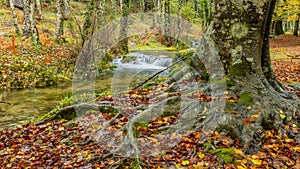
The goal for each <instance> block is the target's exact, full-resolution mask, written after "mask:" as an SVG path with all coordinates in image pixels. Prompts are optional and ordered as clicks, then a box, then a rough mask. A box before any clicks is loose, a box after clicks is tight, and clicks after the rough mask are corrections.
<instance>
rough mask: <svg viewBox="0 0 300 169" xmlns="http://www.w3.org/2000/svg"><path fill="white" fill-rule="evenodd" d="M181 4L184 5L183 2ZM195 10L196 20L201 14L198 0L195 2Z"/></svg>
mask: <svg viewBox="0 0 300 169" xmlns="http://www.w3.org/2000/svg"><path fill="white" fill-rule="evenodd" d="M179 3H180V4H182V3H181V2H179ZM194 10H195V18H197V17H198V14H199V8H198V0H194Z"/></svg>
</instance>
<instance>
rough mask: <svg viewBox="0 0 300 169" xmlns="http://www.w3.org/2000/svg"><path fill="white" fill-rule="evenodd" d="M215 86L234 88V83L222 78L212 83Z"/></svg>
mask: <svg viewBox="0 0 300 169" xmlns="http://www.w3.org/2000/svg"><path fill="white" fill-rule="evenodd" d="M213 82H214V83H215V84H217V85H220V86H221V85H226V86H227V87H231V86H235V82H234V81H232V80H231V79H230V78H229V77H224V78H223V79H221V80H218V81H213Z"/></svg>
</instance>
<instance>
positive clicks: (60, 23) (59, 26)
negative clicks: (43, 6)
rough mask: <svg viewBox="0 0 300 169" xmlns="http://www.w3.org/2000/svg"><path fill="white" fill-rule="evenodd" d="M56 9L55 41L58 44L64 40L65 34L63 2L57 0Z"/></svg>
mask: <svg viewBox="0 0 300 169" xmlns="http://www.w3.org/2000/svg"><path fill="white" fill-rule="evenodd" d="M56 9H57V14H56V33H55V40H56V42H60V41H61V40H62V35H63V34H64V17H63V0H57V4H56Z"/></svg>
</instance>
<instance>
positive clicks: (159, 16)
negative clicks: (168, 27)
mask: <svg viewBox="0 0 300 169" xmlns="http://www.w3.org/2000/svg"><path fill="white" fill-rule="evenodd" d="M157 13H159V14H158V18H157V25H158V33H159V34H161V33H162V23H163V22H162V7H161V0H157Z"/></svg>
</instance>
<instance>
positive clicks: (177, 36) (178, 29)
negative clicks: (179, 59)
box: [174, 0, 183, 46]
mask: <svg viewBox="0 0 300 169" xmlns="http://www.w3.org/2000/svg"><path fill="white" fill-rule="evenodd" d="M182 2H183V1H182V0H179V4H178V12H177V29H176V34H175V37H174V40H175V42H174V45H175V46H176V45H177V43H178V40H179V36H180V33H181V26H182V18H181V6H182Z"/></svg>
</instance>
